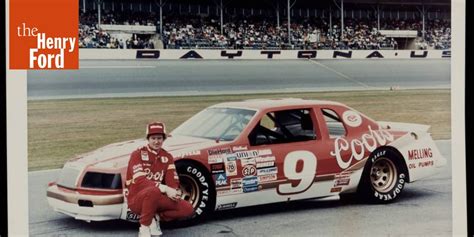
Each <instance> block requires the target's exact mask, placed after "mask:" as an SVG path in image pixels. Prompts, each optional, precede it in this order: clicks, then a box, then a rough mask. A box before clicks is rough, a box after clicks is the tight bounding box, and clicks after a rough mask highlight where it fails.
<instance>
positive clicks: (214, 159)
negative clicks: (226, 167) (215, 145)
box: [207, 155, 224, 164]
mask: <svg viewBox="0 0 474 237" xmlns="http://www.w3.org/2000/svg"><path fill="white" fill-rule="evenodd" d="M207 162H208V163H209V164H214V163H222V162H224V156H223V155H213V156H209V157H208V158H207Z"/></svg>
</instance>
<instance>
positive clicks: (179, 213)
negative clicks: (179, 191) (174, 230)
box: [158, 198, 194, 221]
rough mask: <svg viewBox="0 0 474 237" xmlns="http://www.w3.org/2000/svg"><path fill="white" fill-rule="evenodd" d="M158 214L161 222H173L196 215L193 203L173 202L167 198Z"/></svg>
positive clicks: (159, 208)
mask: <svg viewBox="0 0 474 237" xmlns="http://www.w3.org/2000/svg"><path fill="white" fill-rule="evenodd" d="M158 213H159V215H160V218H161V220H163V221H172V220H176V219H182V218H186V217H190V216H192V215H193V214H194V208H193V206H192V205H191V203H189V202H187V201H185V200H182V199H179V200H178V201H173V200H171V199H169V198H166V201H164V202H163V203H162V204H161V205H160V207H158Z"/></svg>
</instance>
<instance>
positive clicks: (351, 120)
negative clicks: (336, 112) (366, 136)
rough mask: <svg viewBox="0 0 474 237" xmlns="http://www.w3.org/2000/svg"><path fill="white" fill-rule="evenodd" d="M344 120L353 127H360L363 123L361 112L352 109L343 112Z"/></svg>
mask: <svg viewBox="0 0 474 237" xmlns="http://www.w3.org/2000/svg"><path fill="white" fill-rule="evenodd" d="M342 120H344V122H345V123H346V124H347V125H349V126H351V127H359V126H360V125H361V124H362V118H361V117H360V115H359V113H357V112H355V111H352V110H347V111H346V112H344V113H343V114H342Z"/></svg>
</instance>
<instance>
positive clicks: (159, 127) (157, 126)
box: [146, 122, 166, 138]
mask: <svg viewBox="0 0 474 237" xmlns="http://www.w3.org/2000/svg"><path fill="white" fill-rule="evenodd" d="M153 134H163V136H164V137H165V138H166V128H165V124H164V123H161V122H153V123H150V124H148V125H147V126H146V137H147V138H148V137H149V136H151V135H153Z"/></svg>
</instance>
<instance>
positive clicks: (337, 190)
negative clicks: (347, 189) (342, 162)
mask: <svg viewBox="0 0 474 237" xmlns="http://www.w3.org/2000/svg"><path fill="white" fill-rule="evenodd" d="M341 191H342V187H334V188H331V193H338V192H341Z"/></svg>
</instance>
